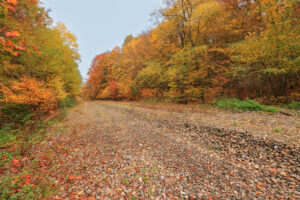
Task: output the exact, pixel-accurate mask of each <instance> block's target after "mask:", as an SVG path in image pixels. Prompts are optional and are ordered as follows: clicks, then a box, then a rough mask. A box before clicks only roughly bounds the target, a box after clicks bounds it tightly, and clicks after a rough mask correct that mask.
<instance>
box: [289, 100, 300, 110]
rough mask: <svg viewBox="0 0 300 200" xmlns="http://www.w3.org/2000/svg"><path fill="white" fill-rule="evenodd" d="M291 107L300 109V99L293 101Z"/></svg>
mask: <svg viewBox="0 0 300 200" xmlns="http://www.w3.org/2000/svg"><path fill="white" fill-rule="evenodd" d="M288 108H289V109H294V110H300V101H297V102H292V103H290V104H289V105H288Z"/></svg>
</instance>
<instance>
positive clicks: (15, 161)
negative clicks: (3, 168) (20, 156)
mask: <svg viewBox="0 0 300 200" xmlns="http://www.w3.org/2000/svg"><path fill="white" fill-rule="evenodd" d="M19 162H20V160H13V161H12V164H13V165H15V166H16V165H17V164H18V163H19Z"/></svg>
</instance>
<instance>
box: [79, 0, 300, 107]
mask: <svg viewBox="0 0 300 200" xmlns="http://www.w3.org/2000/svg"><path fill="white" fill-rule="evenodd" d="M298 15H299V2H297V1H272V0H262V1H250V0H249V1H247V0H246V1H235V0H222V1H217V0H177V1H171V0H170V1H166V7H165V8H162V9H159V10H157V11H156V12H154V13H153V17H155V18H156V19H158V21H159V23H158V25H157V27H155V28H153V29H152V30H149V31H146V32H144V33H142V34H140V35H139V36H137V37H133V36H132V35H129V36H127V37H126V38H125V40H124V44H123V45H122V47H116V48H114V49H113V50H112V51H109V52H105V53H102V54H99V55H98V56H96V57H95V59H94V61H93V63H92V66H91V68H90V71H89V79H88V81H87V83H86V84H85V86H84V89H83V95H84V97H86V98H89V99H115V100H122V99H131V100H135V99H140V98H145V97H151V96H152V97H153V96H154V97H159V98H161V99H165V101H168V102H176V103H187V102H193V101H195V102H202V103H211V102H213V101H214V99H216V98H218V97H224V96H225V97H231V98H232V97H235V98H240V99H245V98H250V99H257V100H259V101H260V102H263V103H271V104H278V103H290V102H292V101H297V100H298V101H299V88H300V87H299V75H300V74H299V72H300V71H299V69H300V68H299V45H300V43H299V41H300V39H299V18H298Z"/></svg>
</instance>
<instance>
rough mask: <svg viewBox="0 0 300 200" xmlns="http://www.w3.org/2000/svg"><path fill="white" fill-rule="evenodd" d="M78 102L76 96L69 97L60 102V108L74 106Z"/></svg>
mask: <svg viewBox="0 0 300 200" xmlns="http://www.w3.org/2000/svg"><path fill="white" fill-rule="evenodd" d="M77 104H78V100H77V99H76V98H74V97H67V98H65V100H64V101H63V102H62V103H60V104H59V107H60V108H73V107H75V106H76V105H77Z"/></svg>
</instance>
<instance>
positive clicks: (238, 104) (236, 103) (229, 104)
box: [214, 98, 280, 113]
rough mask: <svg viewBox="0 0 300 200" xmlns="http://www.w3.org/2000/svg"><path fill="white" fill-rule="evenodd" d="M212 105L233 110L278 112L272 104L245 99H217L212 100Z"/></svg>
mask: <svg viewBox="0 0 300 200" xmlns="http://www.w3.org/2000/svg"><path fill="white" fill-rule="evenodd" d="M214 105H215V106H217V107H218V108H223V109H229V110H234V111H265V112H274V113H278V112H280V110H279V109H277V108H275V107H273V106H264V105H261V104H260V103H259V102H257V101H254V100H250V99H245V100H239V99H227V98H224V99H218V100H215V101H214Z"/></svg>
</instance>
